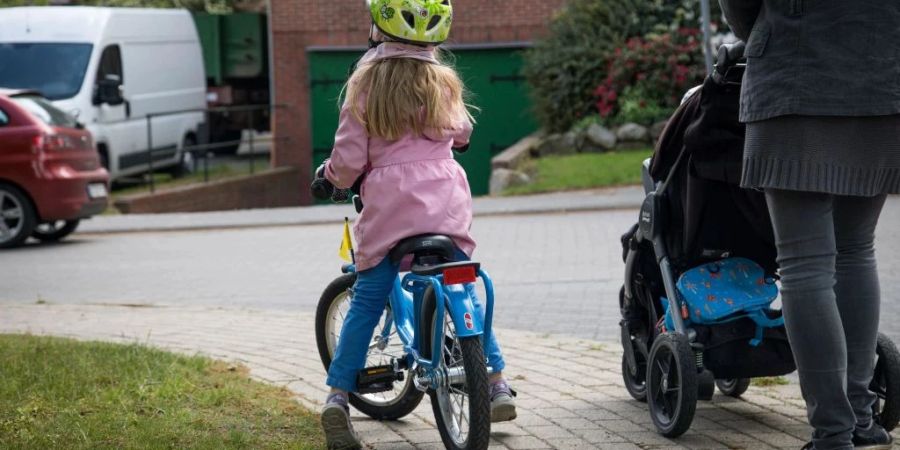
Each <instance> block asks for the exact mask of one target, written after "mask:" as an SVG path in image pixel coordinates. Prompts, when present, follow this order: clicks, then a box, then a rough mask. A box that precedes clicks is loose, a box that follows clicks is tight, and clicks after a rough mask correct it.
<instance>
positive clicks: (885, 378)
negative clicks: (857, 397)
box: [869, 333, 900, 431]
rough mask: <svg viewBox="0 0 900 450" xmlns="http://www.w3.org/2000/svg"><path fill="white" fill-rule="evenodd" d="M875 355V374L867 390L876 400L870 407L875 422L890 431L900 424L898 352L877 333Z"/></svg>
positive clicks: (899, 368) (888, 341)
mask: <svg viewBox="0 0 900 450" xmlns="http://www.w3.org/2000/svg"><path fill="white" fill-rule="evenodd" d="M875 355H876V356H877V361H876V363H875V374H874V376H873V377H872V382H871V383H869V390H870V391H872V392H874V393H875V395H877V396H878V400H876V401H875V404H874V405H872V413H873V417H874V418H875V422H877V423H878V424H879V425H881V426H882V427H884V429H885V430H887V431H891V430H893V429H894V428H896V427H897V423H898V422H900V352H898V351H897V346H896V345H894V342H893V341H891V339H890V338H888V337H887V336H885V335H884V334H881V333H878V346H877V347H876V348H875Z"/></svg>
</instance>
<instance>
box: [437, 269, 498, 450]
mask: <svg viewBox="0 0 900 450" xmlns="http://www.w3.org/2000/svg"><path fill="white" fill-rule="evenodd" d="M435 301H436V300H435V295H434V290H433V289H432V288H431V287H430V286H429V287H428V288H427V289H426V290H425V293H424V301H423V306H422V311H423V319H424V320H422V324H423V326H422V327H423V329H422V330H421V331H420V333H422V335H421V336H422V342H423V349H422V354H423V356H424V357H425V358H431V348H432V339H433V336H434V333H433V330H434V329H435V327H441V328H442V330H443V335H444V346H443V355H442V360H443V364H444V366H445V367H446V368H447V369H448V371H449V372H453V371H454V369H456V371H457V372H458V370H459V369H462V370H463V373H464V377H461V378H462V380H457V382H451V380H445V381H444V382H442V383H440V384H439V386H438V388H437V389H434V390H429V391H428V394H429V395H430V396H431V407H432V409H433V411H434V419H435V421H436V422H437V427H438V431H440V433H441V440H442V441H443V442H444V446H445V447H447V448H448V449H451V450H475V449H477V450H481V449H486V448H488V443H489V441H490V438H491V400H490V398H489V395H490V387H489V385H488V374H487V363H486V361H485V357H484V346H483V345H482V341H481V337H477V336H476V337H464V338H461V337H459V336H457V335H456V327H455V326H454V324H453V319H452V318H451V317H450V313H449V311H447V310H446V309H445V314H444V317H442V318H438V317H436V311H437V310H436V308H435ZM459 381H462V382H461V383H460V382H459Z"/></svg>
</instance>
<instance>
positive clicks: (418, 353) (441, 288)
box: [344, 265, 494, 388]
mask: <svg viewBox="0 0 900 450" xmlns="http://www.w3.org/2000/svg"><path fill="white" fill-rule="evenodd" d="M344 270H345V272H347V273H355V272H356V268H355V267H354V266H352V265H350V266H347V267H345V269H344ZM477 277H478V278H481V280H482V282H483V283H484V287H485V297H486V298H485V299H484V312H485V314H484V318H482V317H481V315H480V314H478V313H477V312H476V310H475V305H474V302H473V298H472V296H470V295H469V292H468V290H467V288H466V286H465V285H462V284H454V285H444V276H443V275H436V276H423V275H416V274H413V273H407V274H406V275H404V276H402V277H401V276H400V275H398V276H397V279H396V280H395V281H394V287H393V289H392V290H391V294H390V297H389V303H390V306H391V308H390V311H389V312H388V317H387V320H386V323H387V325H386V326H385V327H384V328H383V329H382V330H381V334H380V339H379V342H380V343H381V345H387V341H388V339H389V338H390V335H391V333H392V329H391V327H392V326H393V327H396V329H397V335H398V336H399V337H400V340H401V341H402V342H403V349H404V352H405V354H406V360H407V361H406V362H407V364H408V367H409V368H411V369H412V368H415V367H418V368H421V369H422V370H423V371H424V375H425V377H424V378H425V380H427V382H428V386H427V387H430V388H436V387H437V384H439V383H440V382H441V381H444V380H446V381H449V382H450V383H457V382H460V381H461V380H459V379H458V378H459V377H460V376H461V375H463V374H460V373H455V372H452V371H447V370H446V368H444V367H442V366H443V364H444V363H443V359H442V358H440V355H442V354H443V346H444V327H443V321H442V320H438V321H437V322H436V326H435V327H434V329H432V330H431V332H432V333H433V334H432V337H431V343H432V348H431V352H430V353H431V355H432V358H430V359H429V358H425V357H423V356H422V349H423V348H422V347H423V345H424V344H423V340H422V339H421V336H420V335H419V333H418V332H417V330H421V329H422V317H423V313H424V312H423V311H422V307H423V305H422V304H423V302H424V295H425V290H426V289H427V288H428V286H431V287H432V289H434V295H435V300H436V301H435V308H436V311H435V317H436V318H443V317H444V314H445V313H446V312H447V311H448V309H449V313H450V317H451V319H452V320H453V324H454V326H455V328H456V335H457V336H458V337H460V338H464V337H472V336H490V334H491V330H492V325H493V315H494V285H493V282H492V281H491V278H490V276H489V275H488V274H487V272H485V271H484V270H482V269H479V270H478V272H477ZM444 298H446V299H447V300H446V302H445V301H440V300H441V299H444ZM482 345H483V346H484V348H485V354H487V345H488V339H487V338H484V339H483V342H482ZM436 356H437V357H436ZM491 372H492V369H491V368H490V367H489V368H488V373H491ZM417 386H418V383H417Z"/></svg>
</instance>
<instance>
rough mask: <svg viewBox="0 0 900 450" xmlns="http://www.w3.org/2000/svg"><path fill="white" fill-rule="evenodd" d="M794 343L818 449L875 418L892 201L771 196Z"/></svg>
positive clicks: (838, 444)
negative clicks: (885, 223)
mask: <svg viewBox="0 0 900 450" xmlns="http://www.w3.org/2000/svg"><path fill="white" fill-rule="evenodd" d="M766 199H767V201H768V205H769V212H770V214H771V216H772V224H773V226H774V229H775V240H776V245H777V247H778V264H779V267H780V269H779V270H780V273H781V285H782V291H781V296H782V305H783V309H784V319H785V325H786V327H787V332H788V339H789V340H790V342H791V348H792V349H793V352H794V359H795V360H796V362H797V368H798V372H799V374H800V387H801V389H802V391H803V398H804V399H805V400H806V407H807V415H808V417H809V423H810V425H812V426H813V428H814V429H815V431H814V432H813V442H814V444H815V448H816V449H817V450H829V449H850V448H853V445H852V443H851V439H852V434H853V430H854V428H855V427H856V426H857V425H867V424H868V423H869V421H871V419H872V409H871V408H872V404H873V402H874V401H875V395H874V394H873V393H872V392H869V389H868V386H869V382H870V381H871V379H872V372H873V370H874V360H875V346H876V340H877V334H878V319H879V307H880V302H881V297H880V287H879V285H878V271H877V269H876V265H875V226H876V224H877V223H878V217H879V215H880V214H881V209H882V207H883V206H884V202H885V199H886V196H884V195H881V196H877V197H871V198H867V197H849V196H836V195H829V194H820V193H811V192H796V191H783V190H767V191H766Z"/></svg>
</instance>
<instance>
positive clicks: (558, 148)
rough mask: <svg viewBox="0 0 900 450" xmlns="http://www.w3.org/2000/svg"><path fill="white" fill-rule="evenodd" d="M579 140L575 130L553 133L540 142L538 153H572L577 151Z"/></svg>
mask: <svg viewBox="0 0 900 450" xmlns="http://www.w3.org/2000/svg"><path fill="white" fill-rule="evenodd" d="M577 148H578V142H577V136H576V135H575V133H574V132H572V131H569V132H568V133H563V134H551V135H549V136H547V137H545V138H544V140H543V141H541V143H540V144H538V146H537V149H538V155H540V156H547V155H571V154H573V153H575V152H576V151H577Z"/></svg>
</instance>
